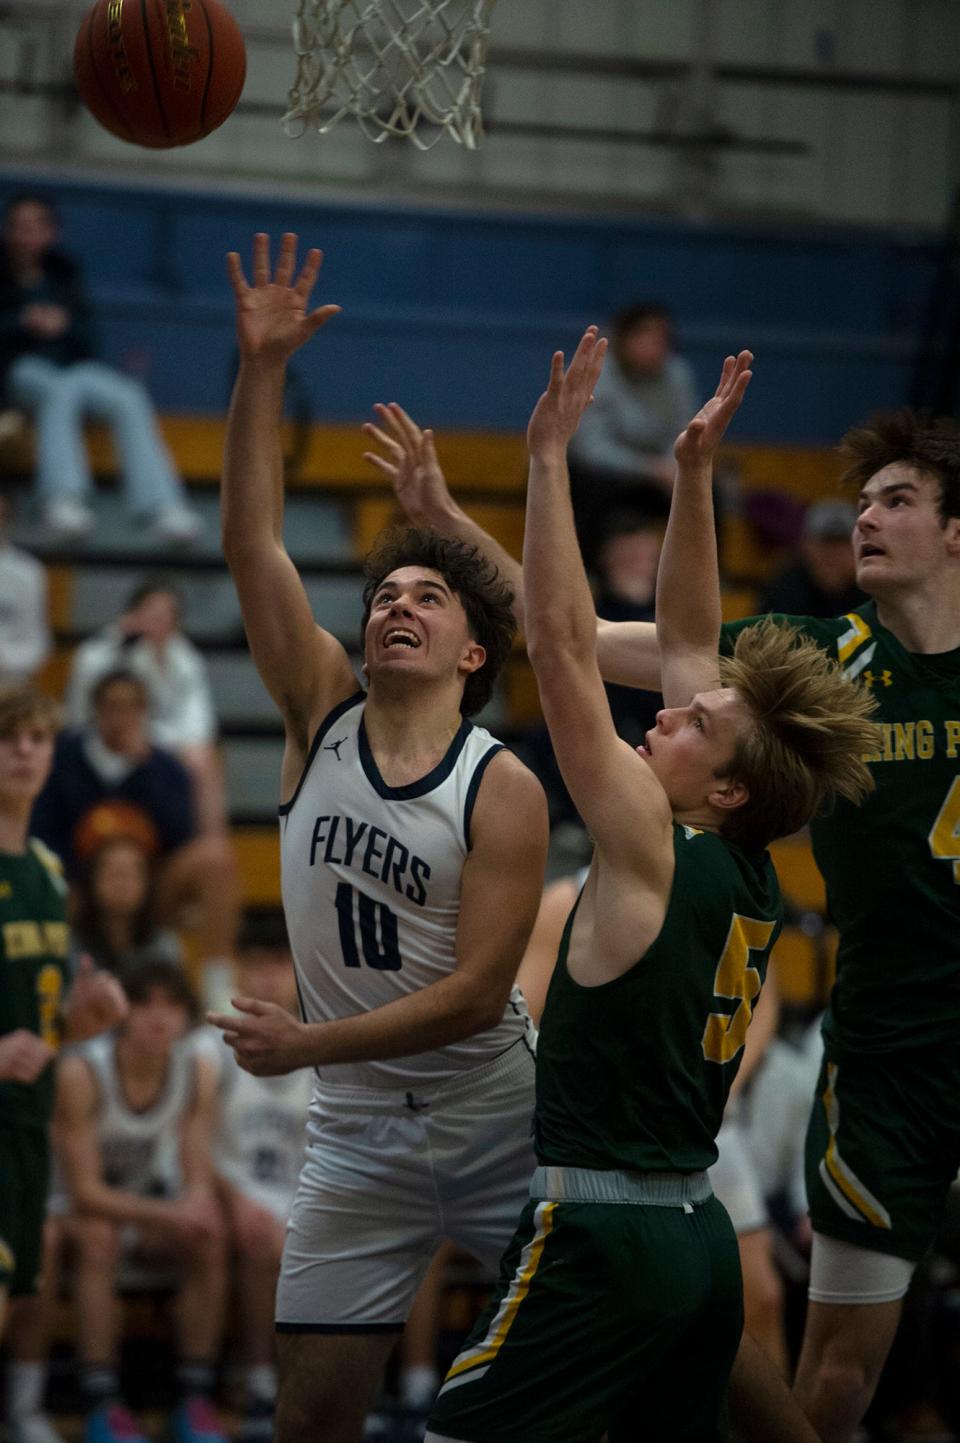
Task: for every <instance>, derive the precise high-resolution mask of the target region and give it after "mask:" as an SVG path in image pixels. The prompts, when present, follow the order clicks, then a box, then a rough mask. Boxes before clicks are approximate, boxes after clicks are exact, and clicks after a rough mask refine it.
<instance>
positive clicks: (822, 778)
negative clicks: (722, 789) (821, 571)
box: [720, 620, 880, 849]
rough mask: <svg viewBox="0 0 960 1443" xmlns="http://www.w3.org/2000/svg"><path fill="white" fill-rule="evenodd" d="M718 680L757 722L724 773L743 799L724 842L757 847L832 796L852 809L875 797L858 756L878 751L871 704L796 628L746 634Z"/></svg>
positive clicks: (765, 626) (770, 624)
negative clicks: (743, 791)
mask: <svg viewBox="0 0 960 1443" xmlns="http://www.w3.org/2000/svg"><path fill="white" fill-rule="evenodd" d="M720 676H721V680H722V682H723V685H724V686H730V687H733V688H734V689H735V690H736V692H737V694H738V696H739V697H740V698H741V699H742V700H743V702H744V704H745V705H746V707H747V708H748V710H749V711H750V713H751V715H752V717H753V719H754V725H753V726H751V727H747V728H746V729H745V730H744V732H743V734H742V735H741V736H740V737H738V739H737V743H736V746H735V749H734V754H733V758H732V760H731V761H730V763H729V765H728V767H726V768H724V772H725V773H726V774H727V775H729V776H731V777H733V778H735V779H736V780H737V781H740V782H742V783H743V784H744V786H745V787H746V788H747V790H748V792H749V794H750V795H749V800H748V801H747V802H746V803H744V805H743V806H742V807H739V808H737V810H736V811H735V812H733V813H732V814H731V815H730V817H729V819H728V820H727V821H726V822H725V823H724V826H723V834H724V836H726V837H729V838H730V840H731V841H736V842H739V843H740V844H741V845H742V846H746V847H749V848H751V849H759V848H762V847H765V846H766V845H767V844H768V843H769V842H772V841H774V840H775V839H776V838H777V837H786V836H789V835H790V834H791V832H796V831H799V829H800V828H801V827H802V826H805V825H806V823H807V822H809V820H810V818H811V817H812V816H814V814H815V813H816V812H818V811H820V809H821V808H822V807H823V806H824V804H825V803H827V802H828V801H830V800H831V799H832V798H833V797H835V796H840V797H845V798H846V800H847V801H849V802H853V803H859V802H861V801H862V800H863V798H864V797H865V796H866V795H867V794H868V793H869V792H871V791H872V790H873V786H874V782H873V777H872V776H871V775H870V771H869V768H868V767H867V765H866V763H865V761H864V760H863V758H864V755H865V754H868V753H870V752H876V751H877V750H878V746H879V739H880V729H879V727H878V726H877V725H876V723H875V722H872V721H871V720H870V716H871V714H872V713H873V712H874V711H875V710H876V702H875V701H874V699H873V697H872V696H871V695H870V693H869V692H868V691H867V690H866V688H865V687H863V686H861V685H859V683H857V682H852V681H848V680H847V678H846V677H845V676H844V675H843V673H842V672H841V671H840V668H839V667H838V666H837V664H836V663H835V662H834V661H832V660H831V659H830V657H829V656H827V654H826V653H825V652H824V651H822V650H821V648H820V647H819V646H817V645H816V643H815V642H812V641H808V640H807V639H806V638H805V637H803V636H802V635H801V633H800V632H799V631H797V630H796V628H795V627H791V626H782V625H779V624H778V623H777V622H775V621H770V620H764V621H759V622H757V623H756V624H755V625H754V626H749V627H746V628H745V629H744V630H743V631H741V632H740V635H739V636H738V637H737V641H736V646H735V648H734V652H733V655H732V656H730V657H722V658H721V661H720Z"/></svg>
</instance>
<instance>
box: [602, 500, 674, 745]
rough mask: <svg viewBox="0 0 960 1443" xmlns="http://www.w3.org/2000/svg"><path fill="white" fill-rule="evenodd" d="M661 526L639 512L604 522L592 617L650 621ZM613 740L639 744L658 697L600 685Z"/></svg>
mask: <svg viewBox="0 0 960 1443" xmlns="http://www.w3.org/2000/svg"><path fill="white" fill-rule="evenodd" d="M662 543H663V527H662V526H660V525H659V524H657V523H656V522H653V521H650V520H649V519H648V518H647V517H645V516H644V515H643V513H642V512H632V511H615V512H612V513H611V515H610V516H608V517H607V519H606V522H605V525H604V529H603V537H602V540H601V542H600V546H599V549H598V552H597V564H596V577H597V598H596V605H597V615H598V616H600V617H603V619H604V620H605V621H652V620H653V613H654V601H655V599H656V591H657V566H658V564H659V561H660V547H661V545H662ZM606 693H607V700H608V701H609V703H610V711H611V713H612V715H613V723H614V726H615V727H616V729H617V735H618V736H621V737H623V739H624V741H628V742H629V743H630V745H631V746H637V745H639V743H641V742H642V741H643V740H644V738H645V736H646V734H647V732H648V730H649V729H650V727H652V726H654V725H655V724H656V720H657V712H658V711H659V710H660V708H661V707H662V706H663V698H662V697H661V695H660V693H659V692H654V691H639V690H638V689H637V688H636V687H628V686H615V685H614V684H613V683H608V684H607V686H606Z"/></svg>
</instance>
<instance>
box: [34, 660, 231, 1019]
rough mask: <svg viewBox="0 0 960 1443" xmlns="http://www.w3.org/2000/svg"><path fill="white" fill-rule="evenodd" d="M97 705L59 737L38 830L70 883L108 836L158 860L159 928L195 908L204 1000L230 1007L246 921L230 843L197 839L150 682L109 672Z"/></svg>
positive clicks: (183, 777)
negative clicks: (153, 723) (152, 711)
mask: <svg viewBox="0 0 960 1443" xmlns="http://www.w3.org/2000/svg"><path fill="white" fill-rule="evenodd" d="M92 700H93V717H92V722H91V725H90V726H89V727H85V728H83V729H82V730H80V731H73V732H64V733H62V734H61V735H60V737H59V738H58V740H57V749H56V753H55V756H54V763H53V769H52V771H51V773H50V778H49V780H48V782H47V784H46V786H45V787H44V789H43V791H42V792H41V793H40V796H39V798H38V799H37V804H36V807H35V809H34V813H33V819H32V830H33V832H34V833H35V834H36V835H37V836H39V837H40V838H41V840H43V841H45V842H46V843H47V845H48V846H49V847H51V848H52V849H53V851H55V852H56V853H57V854H58V855H59V856H60V857H61V858H62V859H63V863H64V866H65V867H66V871H67V875H68V877H69V878H70V880H71V882H76V879H77V877H78V876H79V873H80V870H81V868H82V865H83V862H84V860H85V858H86V857H88V856H89V855H91V854H92V853H93V852H94V851H96V849H97V847H98V846H100V845H101V844H102V843H103V842H104V841H105V840H106V839H107V838H109V837H115V836H132V837H134V838H135V839H136V840H137V841H139V842H140V843H141V845H142V846H144V847H145V848H146V849H147V850H148V851H149V852H150V853H151V854H152V855H154V856H156V857H157V859H158V872H157V921H158V922H159V923H160V924H161V925H164V926H167V925H169V926H176V925H177V924H178V923H180V922H182V920H183V913H184V910H185V909H186V908H187V907H188V906H189V907H192V908H194V909H195V911H196V920H197V930H198V932H199V940H200V946H201V949H202V950H201V955H202V957H203V960H204V988H205V991H206V995H207V998H208V1000H209V1001H211V1003H212V1002H214V1001H216V1000H217V999H220V1000H221V1001H222V1000H223V997H224V994H225V993H226V992H227V991H228V989H229V987H230V985H231V977H232V966H233V963H232V959H233V950H234V947H235V944H236V935H237V923H238V898H237V875H236V863H235V860H234V856H233V850H232V847H231V845H230V841H229V838H228V837H227V836H226V835H223V836H217V835H208V836H204V837H201V836H198V835H197V832H196V826H195V823H194V811H193V802H192V797H191V786H190V778H189V775H188V773H187V771H186V769H185V768H184V767H183V765H182V764H181V762H179V761H178V760H177V758H176V757H175V756H174V755H173V753H172V752H167V751H164V750H163V749H162V748H160V747H155V746H154V745H153V744H152V743H151V741H150V735H149V714H148V695H147V689H146V686H145V684H144V683H143V681H141V679H140V678H139V677H137V676H134V675H133V674H132V673H131V672H129V671H112V672H107V673H106V675H104V676H102V677H101V678H100V680H99V681H98V682H97V683H96V684H95V685H94V688H93V694H92Z"/></svg>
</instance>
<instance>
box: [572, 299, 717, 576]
mask: <svg viewBox="0 0 960 1443" xmlns="http://www.w3.org/2000/svg"><path fill="white" fill-rule="evenodd" d="M694 397H695V384H694V378H693V371H692V370H691V368H690V366H689V364H688V362H687V361H685V360H684V359H683V357H682V356H678V355H677V354H676V353H675V352H674V350H673V318H672V316H671V314H670V311H669V309H668V308H667V307H666V306H664V305H661V304H659V303H658V302H652V301H651V302H638V303H637V304H634V305H630V306H627V307H625V308H624V309H623V310H622V311H620V312H619V313H618V314H617V315H616V316H615V317H614V318H613V324H612V334H611V344H610V354H609V357H608V362H607V366H606V368H605V370H604V373H603V375H602V376H601V377H600V380H599V381H598V383H597V390H596V395H595V397H594V400H593V404H592V405H591V406H590V408H589V409H588V410H587V411H585V412H584V416H583V420H582V421H581V423H580V430H579V431H578V432H577V434H576V436H575V437H574V439H573V441H572V442H571V444H570V480H571V488H572V490H571V499H572V501H573V508H574V513H575V515H576V518H577V535H578V536H579V538H580V546H581V549H582V551H583V553H584V557H585V559H586V561H587V563H588V565H592V564H593V562H594V560H595V547H596V543H597V541H598V539H599V536H600V535H601V534H602V528H603V522H604V518H605V517H606V515H607V514H608V512H609V511H610V510H611V509H613V508H615V507H618V506H629V507H631V508H632V509H636V510H641V511H643V512H644V513H645V514H646V515H647V516H648V517H651V518H653V519H658V520H664V521H665V520H666V516H667V512H668V510H669V503H670V495H671V492H672V490H673V477H674V471H675V463H674V459H673V443H674V441H675V440H676V438H677V435H678V434H679V432H680V431H682V430H683V427H684V426H685V425H686V422H687V420H688V419H689V417H690V416H691V415H692V414H693V412H694V411H695V410H696V409H697V403H696V401H695V399H694Z"/></svg>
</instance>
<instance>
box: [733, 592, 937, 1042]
mask: <svg viewBox="0 0 960 1443" xmlns="http://www.w3.org/2000/svg"><path fill="white" fill-rule="evenodd" d="M756 619H757V618H752V620H756ZM775 619H776V620H778V621H787V622H790V623H792V624H793V625H795V626H797V627H798V628H799V629H800V630H801V631H803V632H804V633H805V634H806V635H807V636H809V637H810V638H811V639H812V640H814V641H816V642H817V643H818V644H819V645H820V646H822V647H823V648H824V650H825V651H827V652H829V654H830V655H831V656H833V657H835V658H836V659H837V660H838V661H839V663H840V665H841V666H842V668H843V670H844V672H845V674H846V675H847V676H849V677H851V678H859V680H860V681H861V682H863V683H864V684H865V685H866V686H868V687H869V688H870V690H871V693H872V694H873V696H874V697H875V699H876V701H877V704H878V708H879V710H878V713H877V720H878V721H879V722H880V723H881V726H882V730H883V738H882V742H881V745H880V749H879V751H878V752H877V753H876V755H873V756H870V757H868V758H867V759H866V760H867V761H868V762H869V763H870V770H871V772H872V773H873V778H874V781H875V782H876V791H875V792H874V793H873V794H872V795H871V796H869V797H867V799H866V800H865V801H864V802H863V803H862V804H861V805H860V806H859V807H855V806H852V805H851V804H850V803H849V802H844V801H838V802H837V803H836V805H835V806H834V807H833V808H832V809H830V810H829V811H828V813H827V814H826V815H824V816H821V817H818V818H816V819H815V820H814V821H813V823H812V825H811V829H810V830H811V834H812V838H813V851H814V856H815V857H816V860H817V865H818V867H819V868H820V871H821V872H822V873H823V878H824V881H825V883H826V888H827V905H828V909H829V913H830V916H831V919H832V920H833V922H834V923H835V924H836V926H837V929H838V931H839V934H840V944H839V950H838V954H837V980H836V985H835V986H834V989H833V995H832V997H831V999H830V1007H829V1011H828V1013H827V1017H826V1020H825V1022H824V1036H825V1038H826V1039H827V1042H828V1044H832V1045H833V1046H834V1047H835V1048H837V1049H842V1048H848V1049H849V1050H851V1051H856V1052H875V1051H880V1050H886V1049H888V1048H891V1047H917V1046H921V1045H930V1046H934V1045H936V1044H937V1043H939V1042H948V1043H952V1044H954V1045H955V1044H956V1043H957V1042H958V1041H960V648H958V649H957V650H956V651H949V652H943V653H940V654H938V655H934V656H922V655H917V654H915V653H913V652H908V651H905V650H904V648H903V647H902V646H901V645H900V643H899V642H898V641H897V639H896V637H894V636H892V635H891V633H890V632H889V631H887V630H885V628H884V627H882V626H881V625H880V623H879V622H878V621H877V611H876V606H875V604H874V602H872V601H868V602H866V603H865V604H864V605H863V606H861V607H860V608H859V609H858V610H857V611H854V612H851V613H850V615H848V616H841V617H837V618H835V619H830V620H820V619H818V618H812V617H805V616H800V617H794V616H788V617H782V616H778V617H776V618H775ZM749 624H750V621H749V620H748V621H745V622H736V623H734V624H733V625H730V626H726V627H724V633H725V637H726V638H727V643H726V644H729V638H731V637H732V636H734V635H735V634H736V632H738V631H740V630H741V629H742V628H743V627H744V626H748V625H749Z"/></svg>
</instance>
